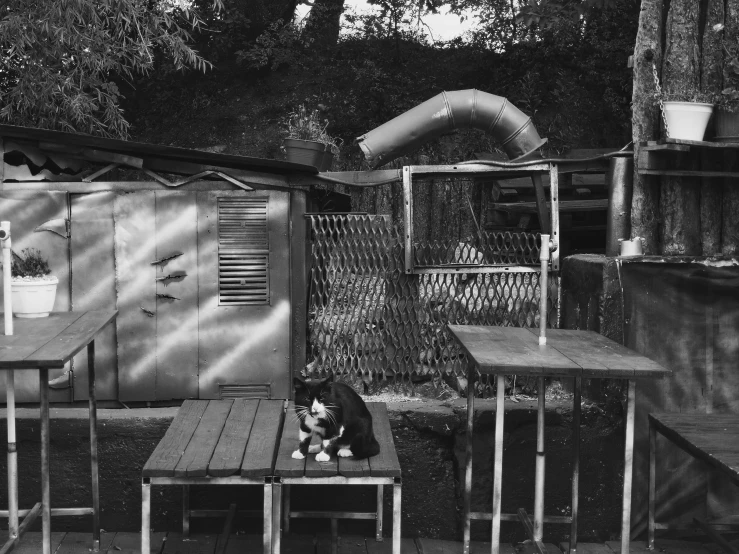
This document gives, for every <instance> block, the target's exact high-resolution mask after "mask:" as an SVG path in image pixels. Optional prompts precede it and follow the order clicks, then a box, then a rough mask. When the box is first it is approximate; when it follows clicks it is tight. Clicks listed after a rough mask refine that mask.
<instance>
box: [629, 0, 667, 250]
mask: <svg viewBox="0 0 739 554" xmlns="http://www.w3.org/2000/svg"><path fill="white" fill-rule="evenodd" d="M663 11H664V2H663V0H642V2H641V9H640V12H639V28H638V31H637V35H636V44H635V46H634V84H633V93H632V101H631V105H632V114H633V115H632V118H631V128H632V131H631V133H632V140H633V141H634V160H638V159H639V151H640V149H641V142H642V141H646V140H653V139H655V138H657V136H658V129H659V117H660V112H659V108H658V107H657V106H655V105H654V102H653V93H654V77H653V76H652V64H655V65H656V66H657V67H658V68H659V67H661V66H662V22H663V16H662V13H663ZM658 222H659V180H658V178H656V177H652V176H647V175H641V174H640V173H639V166H638V163H635V164H634V192H633V195H632V198H631V237H632V238H633V237H642V238H643V242H644V249H645V253H647V254H656V253H658V252H659V233H658Z"/></svg>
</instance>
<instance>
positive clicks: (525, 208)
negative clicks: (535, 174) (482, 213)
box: [490, 198, 608, 213]
mask: <svg viewBox="0 0 739 554" xmlns="http://www.w3.org/2000/svg"><path fill="white" fill-rule="evenodd" d="M490 207H491V208H493V209H496V210H503V211H506V212H512V213H537V207H536V202H494V203H492V204H490ZM547 207H548V208H551V202H547ZM607 209H608V199H607V198H598V199H595V200H560V201H559V211H560V212H593V211H603V210H607Z"/></svg>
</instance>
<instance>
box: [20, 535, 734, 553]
mask: <svg viewBox="0 0 739 554" xmlns="http://www.w3.org/2000/svg"><path fill="white" fill-rule="evenodd" d="M51 539H52V540H51V542H52V548H51V551H52V553H53V554H89V553H90V552H91V550H90V548H91V546H92V534H90V533H73V532H69V533H64V532H53V533H52V535H51ZM140 544H141V542H140V534H139V533H129V532H120V533H103V535H102V541H101V549H100V552H101V554H138V553H139V548H140ZM561 546H562V548H566V545H561ZM547 549H548V551H549V552H550V553H552V554H561V552H562V550H560V549H559V548H557V546H555V545H553V544H547ZM261 550H262V537H261V536H258V535H230V536H228V540H227V541H226V540H224V539H223V538H221V536H219V535H216V534H196V535H191V536H190V537H189V538H183V537H182V534H181V533H153V534H152V549H151V553H152V554H216V553H219V554H220V553H222V554H244V553H249V554H257V553H259V552H261ZM391 550H392V542H391V541H390V540H389V539H386V540H385V541H383V542H377V541H376V540H375V539H374V538H365V537H361V536H355V535H348V536H343V537H340V543H339V551H340V553H341V554H391ZM470 550H471V554H486V553H489V552H490V543H483V542H473V543H472V545H471V549H470ZM281 551H282V553H283V554H330V552H331V537H330V536H328V535H317V536H312V535H294V534H289V535H286V536H284V537H283V538H282V549H281ZM13 552H14V553H16V554H38V552H41V533H38V532H35V533H26V534H25V535H24V536H23V538H22V540H21V542H20V544H19V545H18V546H17V547H16V548H14V549H13ZM501 552H502V554H528V553H533V552H534V549H533V547H532V546H531V545H526V544H519V545H517V546H515V547H514V546H513V545H510V544H506V545H502V548H501ZM577 552H578V554H618V553H619V552H620V543H619V542H617V541H609V542H607V543H605V544H596V543H582V544H579V545H578V547H577ZM655 552H659V553H662V554H718V553H719V552H722V551H721V550H720V549H719V548H718V547H717V546H716V545H713V544H705V545H704V544H701V543H699V542H692V541H691V542H689V541H676V540H664V541H657V548H655V550H652V551H650V550H647V548H646V546H645V544H644V542H643V541H635V542H632V543H631V553H632V554H647V553H649V554H654V553H655ZM461 553H462V543H461V542H453V541H442V540H434V539H403V540H402V554H461Z"/></svg>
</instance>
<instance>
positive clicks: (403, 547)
mask: <svg viewBox="0 0 739 554" xmlns="http://www.w3.org/2000/svg"><path fill="white" fill-rule="evenodd" d="M365 546H366V547H367V554H392V552H393V541H392V540H389V539H388V540H384V541H382V542H377V541H376V540H375V539H370V538H367V539H366V540H365ZM418 552H419V551H418V546H417V545H416V541H415V540H414V539H403V538H401V539H400V554H418ZM487 552H490V548H489V547H488V550H487ZM487 552H479V553H477V552H475V554H487ZM505 554H507V553H505Z"/></svg>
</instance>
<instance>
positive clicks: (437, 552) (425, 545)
mask: <svg viewBox="0 0 739 554" xmlns="http://www.w3.org/2000/svg"><path fill="white" fill-rule="evenodd" d="M367 542H369V541H367ZM416 542H417V543H418V552H419V554H462V543H461V542H457V541H442V540H436V539H421V538H419V539H417V541H416ZM391 543H392V541H388V544H391ZM401 548H402V545H401ZM490 550H491V549H490V543H489V542H478V541H472V542H470V554H489V552H490ZM516 552H517V551H516V549H515V548H513V546H512V545H510V544H505V543H503V544H501V545H500V553H501V554H516ZM370 554H372V553H370Z"/></svg>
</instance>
